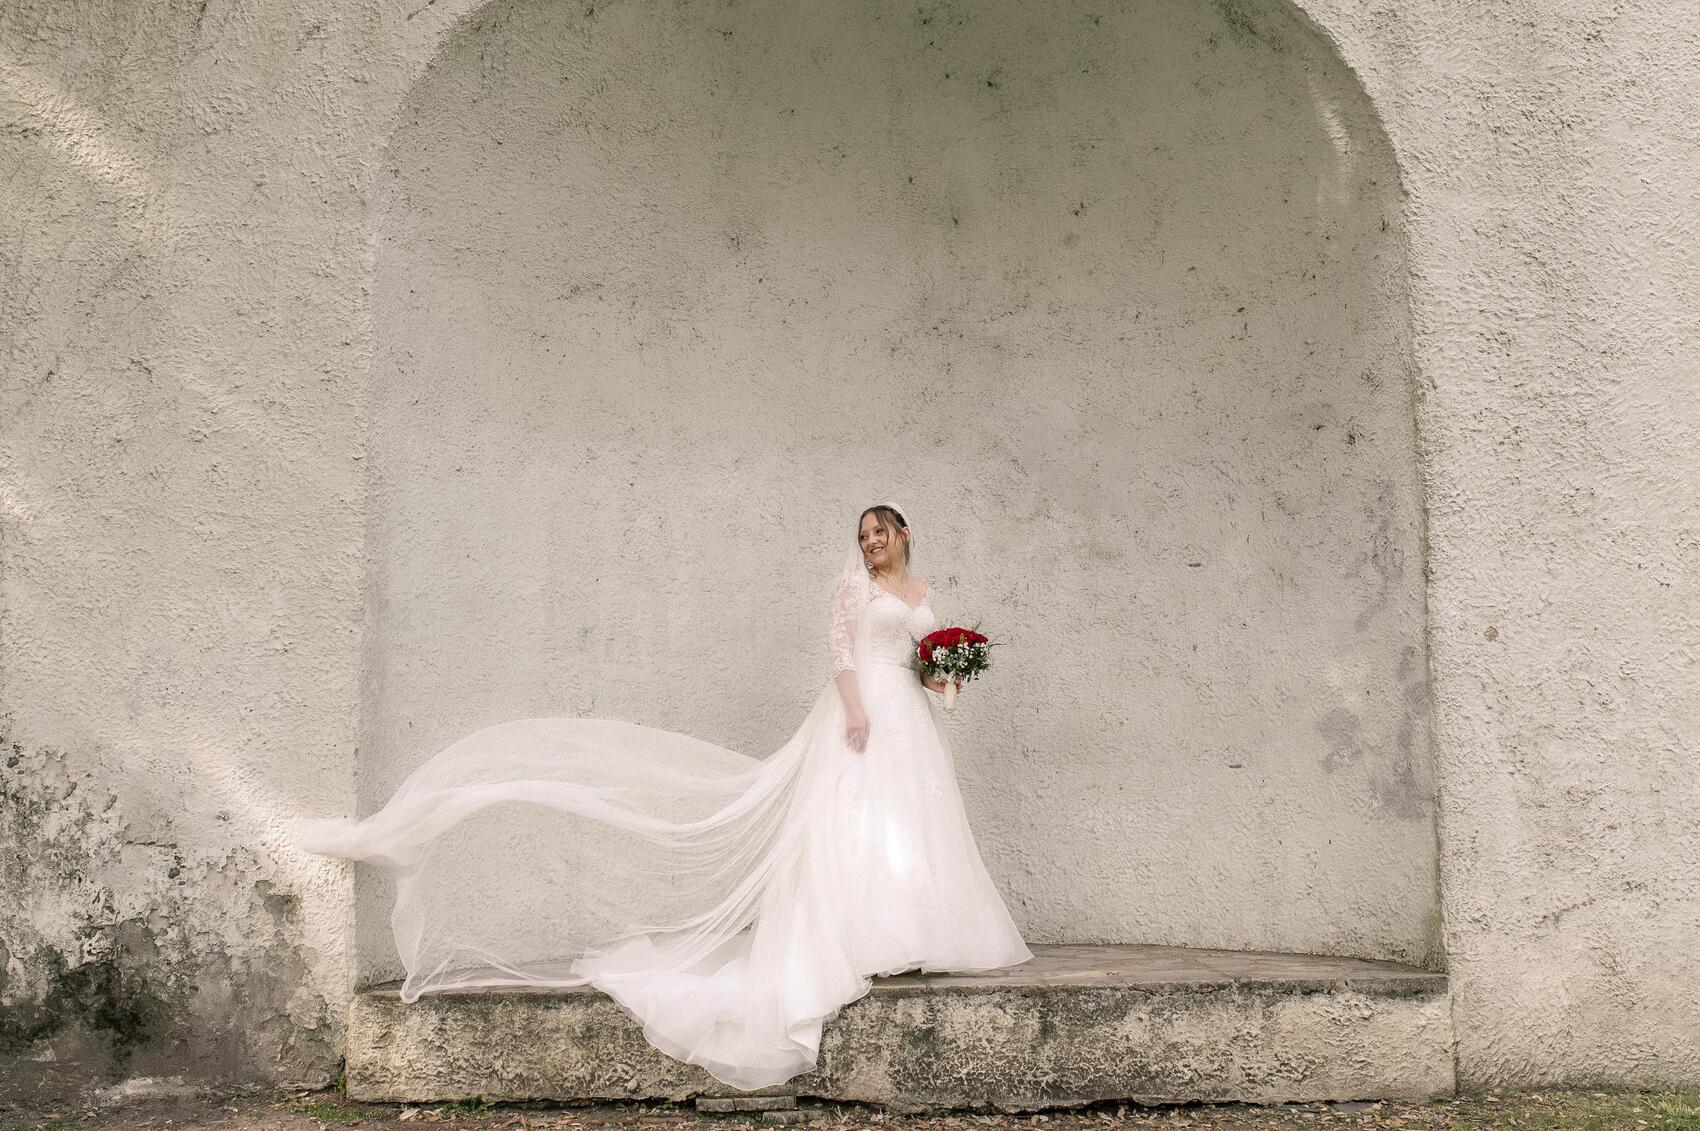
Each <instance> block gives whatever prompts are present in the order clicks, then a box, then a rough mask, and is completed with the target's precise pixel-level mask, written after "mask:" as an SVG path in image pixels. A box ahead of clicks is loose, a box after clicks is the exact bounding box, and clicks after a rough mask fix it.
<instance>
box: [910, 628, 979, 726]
mask: <svg viewBox="0 0 1700 1131" xmlns="http://www.w3.org/2000/svg"><path fill="white" fill-rule="evenodd" d="M994 647H995V645H993V644H992V642H991V641H989V640H987V639H986V638H985V637H984V636H981V635H980V634H979V633H978V632H975V631H974V630H973V629H968V628H941V629H939V630H938V631H937V632H929V633H927V635H925V636H923V637H921V645H920V647H919V648H918V649H917V651H918V652H919V654H920V660H921V663H920V668H921V674H922V675H924V676H928V677H930V678H933V679H942V680H944V681H945V685H944V706H945V710H947V711H953V710H955V709H956V681H958V680H960V681H962V682H963V683H967V682H968V681H969V680H971V679H973V678H974V677H975V676H977V675H979V674H980V673H981V672H983V671H985V670H986V669H987V668H989V667H991V666H992V649H993V648H994Z"/></svg>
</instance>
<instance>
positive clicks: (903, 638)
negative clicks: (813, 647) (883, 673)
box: [828, 577, 938, 676]
mask: <svg viewBox="0 0 1700 1131" xmlns="http://www.w3.org/2000/svg"><path fill="white" fill-rule="evenodd" d="M856 584H858V585H860V586H861V587H862V588H861V591H860V593H858V591H857V590H856V589H854V588H852V587H851V586H848V585H847V586H842V587H840V589H839V591H838V593H837V595H836V596H835V597H834V599H833V606H832V626H831V631H830V633H829V634H828V635H829V640H828V643H829V645H830V647H831V650H832V670H831V672H830V673H829V675H830V676H836V675H838V673H839V672H842V671H846V670H850V669H852V668H854V667H855V663H854V660H853V659H852V655H851V653H852V645H853V642H854V639H853V638H854V634H855V627H856V626H855V623H854V621H855V614H856V604H857V600H858V598H859V597H863V596H865V597H866V598H867V599H868V601H869V605H868V642H867V644H868V659H870V660H872V661H873V662H875V663H884V664H908V663H909V662H910V661H911V660H913V659H914V657H915V645H916V644H918V643H920V640H921V637H923V636H925V635H926V634H927V633H929V632H931V631H933V629H935V628H937V627H938V618H937V617H936V615H935V614H934V613H933V607H932V596H933V594H932V590H931V589H930V588H929V589H928V590H927V594H926V596H924V597H922V598H921V603H920V604H919V605H917V606H915V607H914V608H910V607H909V605H908V604H907V603H906V602H905V601H904V600H903V598H901V597H899V596H898V595H897V594H895V593H892V592H891V591H889V590H887V589H884V588H882V587H880V586H879V585H876V584H874V582H873V581H872V580H871V579H869V578H866V577H863V578H859V579H857V582H856Z"/></svg>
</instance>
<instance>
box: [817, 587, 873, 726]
mask: <svg viewBox="0 0 1700 1131" xmlns="http://www.w3.org/2000/svg"><path fill="white" fill-rule="evenodd" d="M855 616H856V592H855V590H854V589H853V588H851V587H850V586H849V585H843V586H840V587H839V590H838V592H837V593H836V594H835V595H834V596H833V599H832V625H831V628H830V630H829V631H828V633H827V643H828V645H829V646H830V647H831V650H832V678H833V682H835V683H836V684H837V685H838V695H839V698H840V699H842V700H843V702H844V732H845V733H844V737H845V741H846V742H848V743H849V744H850V746H851V747H852V748H853V749H856V750H861V749H862V747H863V746H864V745H866V743H867V740H868V712H867V711H866V710H864V709H863V707H862V689H861V687H860V686H859V685H858V684H857V682H856V669H855V666H854V662H853V661H852V659H851V655H852V651H851V643H852V637H853V636H854V635H855V631H856V626H855V623H854V621H855Z"/></svg>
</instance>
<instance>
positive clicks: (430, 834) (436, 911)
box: [289, 546, 871, 1086]
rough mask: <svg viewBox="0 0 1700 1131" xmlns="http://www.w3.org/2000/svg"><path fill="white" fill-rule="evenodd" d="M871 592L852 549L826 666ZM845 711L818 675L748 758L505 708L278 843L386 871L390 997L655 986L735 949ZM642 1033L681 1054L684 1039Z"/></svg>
mask: <svg viewBox="0 0 1700 1131" xmlns="http://www.w3.org/2000/svg"><path fill="white" fill-rule="evenodd" d="M870 591H871V582H870V580H869V578H868V574H867V569H866V567H865V565H864V563H863V560H862V555H861V552H860V549H859V548H858V547H856V546H852V547H851V548H850V551H849V553H848V555H847V556H846V558H845V561H844V564H843V566H842V568H841V570H840V572H839V575H838V578H837V579H836V581H835V583H834V586H833V590H832V594H831V601H830V605H829V606H828V608H829V609H830V615H829V618H828V623H827V624H826V626H825V629H826V631H825V633H824V634H823V638H824V640H825V641H826V644H824V645H823V648H822V655H823V656H831V657H832V658H833V660H832V669H833V672H834V674H836V672H837V671H838V670H840V669H841V667H842V666H844V665H843V663H842V662H841V661H842V660H843V659H844V658H846V657H847V658H848V659H849V662H850V664H851V666H855V667H858V668H859V667H861V665H862V663H863V661H864V659H865V656H866V652H865V649H866V647H867V642H868V635H869V634H868V606H869V595H870ZM844 722H845V719H844V706H843V702H842V700H841V698H840V696H839V693H838V689H837V685H836V683H835V682H834V681H833V680H832V679H830V678H829V679H828V680H827V681H826V683H825V685H824V686H823V688H822V689H821V692H820V694H819V696H818V697H817V698H816V699H815V702H814V704H813V706H812V707H811V708H810V709H809V711H808V713H807V715H806V716H805V717H804V719H803V720H802V722H801V724H800V725H799V726H798V728H797V730H796V731H795V733H794V734H793V735H792V736H791V738H790V739H789V740H788V741H787V742H786V743H785V744H784V745H783V746H781V747H780V748H779V749H778V750H776V751H774V752H772V753H771V754H769V755H768V756H766V757H764V758H757V757H751V756H750V755H747V754H744V753H740V752H737V751H733V750H728V749H726V748H724V747H720V746H716V745H714V744H712V743H709V742H705V741H702V740H699V739H696V738H693V737H691V736H689V735H686V734H681V733H677V732H674V731H668V730H663V729H661V728H658V727H652V726H643V725H639V724H635V723H630V722H623V721H619V720H615V719H600V718H528V719H518V720H513V721H509V722H503V723H498V724H495V725H492V726H488V727H485V728H483V729H481V730H478V731H475V732H474V733H472V734H469V735H467V736H466V737H464V738H462V739H460V740H459V741H457V742H455V743H453V744H452V745H450V746H448V747H446V748H444V749H442V750H441V751H439V752H437V753H436V754H434V755H432V756H431V757H430V758H428V759H427V760H426V761H425V762H424V763H423V764H421V765H420V766H419V767H418V768H417V769H415V770H414V771H413V772H412V773H411V774H409V775H408V777H407V778H406V779H405V780H404V781H403V782H402V783H401V785H400V786H399V787H398V788H397V789H396V791H395V792H394V794H393V795H392V796H391V797H390V799H389V800H388V801H387V802H386V803H385V804H384V806H383V807H382V808H381V809H379V810H378V811H376V812H374V813H372V814H371V815H369V816H367V817H365V818H363V819H359V820H345V819H307V820H297V821H295V822H293V823H292V824H291V825H290V829H289V831H290V833H291V838H292V840H293V842H294V844H295V846H296V847H297V848H300V849H303V850H305V851H309V852H314V853H319V854H323V855H329V856H338V857H346V858H349V859H352V860H366V861H370V862H373V863H375V864H378V865H381V866H383V867H385V868H387V869H389V870H390V871H391V872H392V873H393V876H394V879H395V904H394V912H393V914H392V916H391V924H392V926H393V928H394V933H395V941H396V946H397V950H398V952H399V955H400V958H401V961H402V963H403V965H404V966H405V967H406V972H407V973H406V978H405V980H404V982H403V984H402V988H401V996H402V998H403V999H404V1000H406V1001H410V1002H411V1001H414V1000H417V999H418V997H419V996H420V995H421V994H424V993H428V992H432V991H442V990H450V989H465V988H470V987H494V986H538V987H550V986H553V987H566V986H575V985H582V984H585V983H586V982H590V981H593V980H594V981H596V982H597V983H598V984H603V985H607V984H614V983H615V980H616V979H617V978H618V977H620V976H621V974H622V972H624V973H626V974H630V975H642V976H643V977H645V978H647V979H649V981H650V984H657V983H656V981H655V980H656V979H657V977H659V976H664V975H668V974H678V975H681V976H689V975H690V973H691V972H692V971H696V972H698V973H699V974H700V973H701V972H703V971H712V970H715V969H718V968H719V965H717V964H720V965H723V964H724V963H725V962H726V961H728V956H731V957H732V958H737V956H739V955H746V956H747V952H748V948H749V937H750V931H749V929H750V928H751V927H752V925H753V924H754V923H755V922H756V920H757V915H758V911H759V910H761V908H762V907H763V904H764V900H766V901H767V905H768V906H769V907H770V908H771V907H772V906H773V901H774V900H775V898H776V895H775V879H776V877H782V876H788V875H794V874H795V873H796V871H797V868H798V866H799V855H800V853H801V851H802V848H803V845H804V843H805V831H804V830H805V828H806V826H807V824H808V822H807V821H802V820H789V819H788V818H790V817H795V816H798V815H799V814H801V813H804V812H818V811H819V810H812V809H809V808H808V807H809V806H810V805H812V804H816V803H818V802H819V801H820V798H821V795H822V792H821V791H823V790H827V789H829V788H830V787H831V784H832V779H833V777H834V775H835V774H836V773H837V772H839V771H840V770H841V769H842V766H843V765H844V764H845V763H844V759H845V758H847V757H848V756H849V755H847V753H846V751H847V750H848V747H847V745H846V744H845V741H844ZM787 882H790V881H787ZM634 992H636V991H635V990H634ZM616 997H619V995H618V994H616ZM622 1004H626V1003H625V1002H622ZM740 1008H745V1007H743V1006H740ZM748 1008H754V1006H749V1007H748ZM646 1035H648V1036H649V1037H650V1038H651V1040H653V1041H655V1042H656V1043H657V1044H658V1045H659V1046H660V1047H662V1048H663V1049H664V1050H665V1051H667V1052H669V1053H671V1054H672V1055H674V1056H677V1057H679V1058H681V1059H692V1058H691V1057H690V1055H689V1054H690V1052H691V1050H690V1048H689V1047H688V1045H689V1043H690V1041H689V1039H688V1038H686V1037H684V1036H673V1037H669V1036H668V1035H667V1034H657V1033H655V1032H647V1031H646ZM764 1055H767V1054H765V1053H751V1054H750V1055H749V1057H748V1059H749V1060H751V1061H760V1060H761V1059H762V1057H763V1056H764ZM788 1055H790V1056H792V1057H795V1055H796V1051H795V1049H792V1050H790V1052H789V1053H788ZM696 1062H697V1063H704V1062H703V1061H701V1060H697V1061H696ZM774 1064H775V1065H778V1064H780V1060H779V1059H775V1060H774ZM709 1067H710V1071H714V1072H715V1074H716V1075H719V1076H721V1078H722V1079H726V1080H728V1082H734V1081H736V1082H740V1083H742V1084H743V1085H744V1086H754V1085H752V1084H751V1083H750V1081H752V1080H757V1079H765V1077H760V1076H759V1070H751V1069H750V1068H749V1066H748V1065H744V1066H740V1065H718V1066H716V1065H709ZM773 1071H774V1073H776V1074H777V1073H780V1072H781V1071H782V1070H781V1068H775V1069H774V1070H773ZM783 1071H795V1066H794V1065H792V1066H791V1067H790V1068H789V1069H784V1070H783ZM752 1072H754V1074H752ZM777 1078H780V1079H783V1078H784V1076H783V1075H778V1077H777Z"/></svg>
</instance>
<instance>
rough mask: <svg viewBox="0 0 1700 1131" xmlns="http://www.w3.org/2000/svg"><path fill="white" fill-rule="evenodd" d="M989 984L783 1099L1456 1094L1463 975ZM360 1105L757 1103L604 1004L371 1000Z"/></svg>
mask: <svg viewBox="0 0 1700 1131" xmlns="http://www.w3.org/2000/svg"><path fill="white" fill-rule="evenodd" d="M1033 951H1034V958H1033V960H1032V961H1031V962H1028V963H1026V964H1024V965H1022V966H1018V967H1013V968H1011V969H1008V970H998V971H989V972H985V973H978V974H919V973H911V974H904V975H900V976H897V977H892V978H877V979H875V981H874V988H873V990H872V992H870V993H869V994H868V995H867V996H866V997H863V998H861V999H860V1000H858V1001H855V1002H852V1003H850V1005H848V1006H846V1007H845V1008H844V1009H843V1011H842V1012H840V1014H839V1015H838V1017H837V1018H835V1019H834V1020H833V1021H831V1022H830V1023H828V1025H827V1027H826V1032H825V1034H824V1036H823V1040H822V1046H821V1058H820V1064H819V1066H818V1067H817V1068H816V1069H815V1071H813V1072H809V1073H806V1074H804V1075H802V1076H798V1077H796V1078H795V1079H794V1080H792V1081H790V1082H789V1083H788V1084H787V1085H785V1086H784V1087H783V1088H779V1089H764V1091H770V1092H773V1093H778V1092H795V1094H797V1095H801V1096H815V1097H820V1098H823V1099H839V1100H859V1101H866V1102H872V1103H879V1104H884V1105H886V1106H889V1107H892V1108H896V1109H899V1110H904V1111H919V1110H931V1109H938V1108H951V1107H973V1108H994V1109H1001V1110H1006V1111H1028V1110H1036V1109H1040V1108H1047V1107H1068V1106H1075V1105H1079V1104H1085V1103H1091V1102H1094V1101H1097V1100H1116V1099H1121V1100H1132V1101H1134V1102H1143V1103H1165V1102H1185V1101H1189V1100H1203V1101H1229V1100H1234V1101H1242V1102H1253V1103H1281V1102H1294V1101H1306V1100H1367V1099H1384V1098H1385V1099H1393V1098H1400V1099H1411V1098H1427V1097H1431V1096H1440V1095H1450V1094H1452V1092H1453V1088H1454V1079H1453V1068H1452V1030H1451V1010H1450V1003H1449V997H1448V988H1447V980H1446V976H1445V975H1444V974H1439V973H1436V972H1434V971H1431V970H1423V969H1419V968H1417V967H1412V966H1404V965H1401V964H1399V963H1393V962H1374V961H1369V960H1365V959H1356V958H1340V957H1331V956H1324V955H1305V954H1280V953H1260V952H1247V951H1221V950H1192V949H1182V948H1178V947H1156V946H1035V947H1034V948H1033ZM347 1085H348V1094H349V1096H350V1097H351V1098H353V1099H357V1100H368V1101H411V1102H435V1101H449V1100H457V1099H469V1098H471V1097H473V1096H483V1097H484V1098H486V1099H489V1100H538V1099H552V1100H563V1101H565V1100H633V1099H671V1100H683V1099H688V1098H690V1097H693V1096H727V1095H741V1094H744V1093H739V1092H735V1091H733V1090H731V1089H728V1088H727V1087H726V1086H725V1085H723V1084H721V1083H720V1082H719V1081H717V1080H715V1079H714V1078H713V1077H711V1076H709V1075H708V1074H707V1073H705V1072H703V1071H701V1070H700V1069H697V1068H695V1067H692V1066H689V1065H683V1064H680V1063H678V1062H677V1061H674V1060H672V1059H670V1058H669V1057H667V1056H664V1055H663V1054H662V1053H660V1052H658V1051H656V1050H655V1049H654V1048H653V1047H651V1046H650V1045H649V1043H648V1042H647V1041H645V1040H644V1039H643V1034H642V1032H641V1031H640V1029H639V1028H638V1026H637V1025H636V1024H635V1023H634V1022H633V1021H632V1020H631V1019H630V1018H629V1017H628V1016H626V1014H625V1013H624V1012H623V1011H622V1010H620V1008H619V1007H618V1006H616V1005H615V1004H614V1003H613V1002H612V1001H611V1000H610V999H608V998H607V997H606V996H605V995H603V994H601V993H599V992H597V991H595V990H590V989H585V988H578V989H569V990H492V991H470V992H455V993H444V994H428V995H426V996H425V997H423V998H421V999H420V1000H419V1001H417V1002H415V1003H413V1004H412V1005H407V1004H405V1003H403V1002H402V1001H401V998H400V996H399V994H398V992H397V988H396V986H395V984H393V983H392V984H388V985H383V986H375V987H373V988H371V989H369V990H366V991H364V992H362V993H361V994H359V995H358V996H357V997H356V998H355V1001H354V1003H353V1005H352V1006H351V1009H350V1019H349V1028H348V1055H347Z"/></svg>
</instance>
